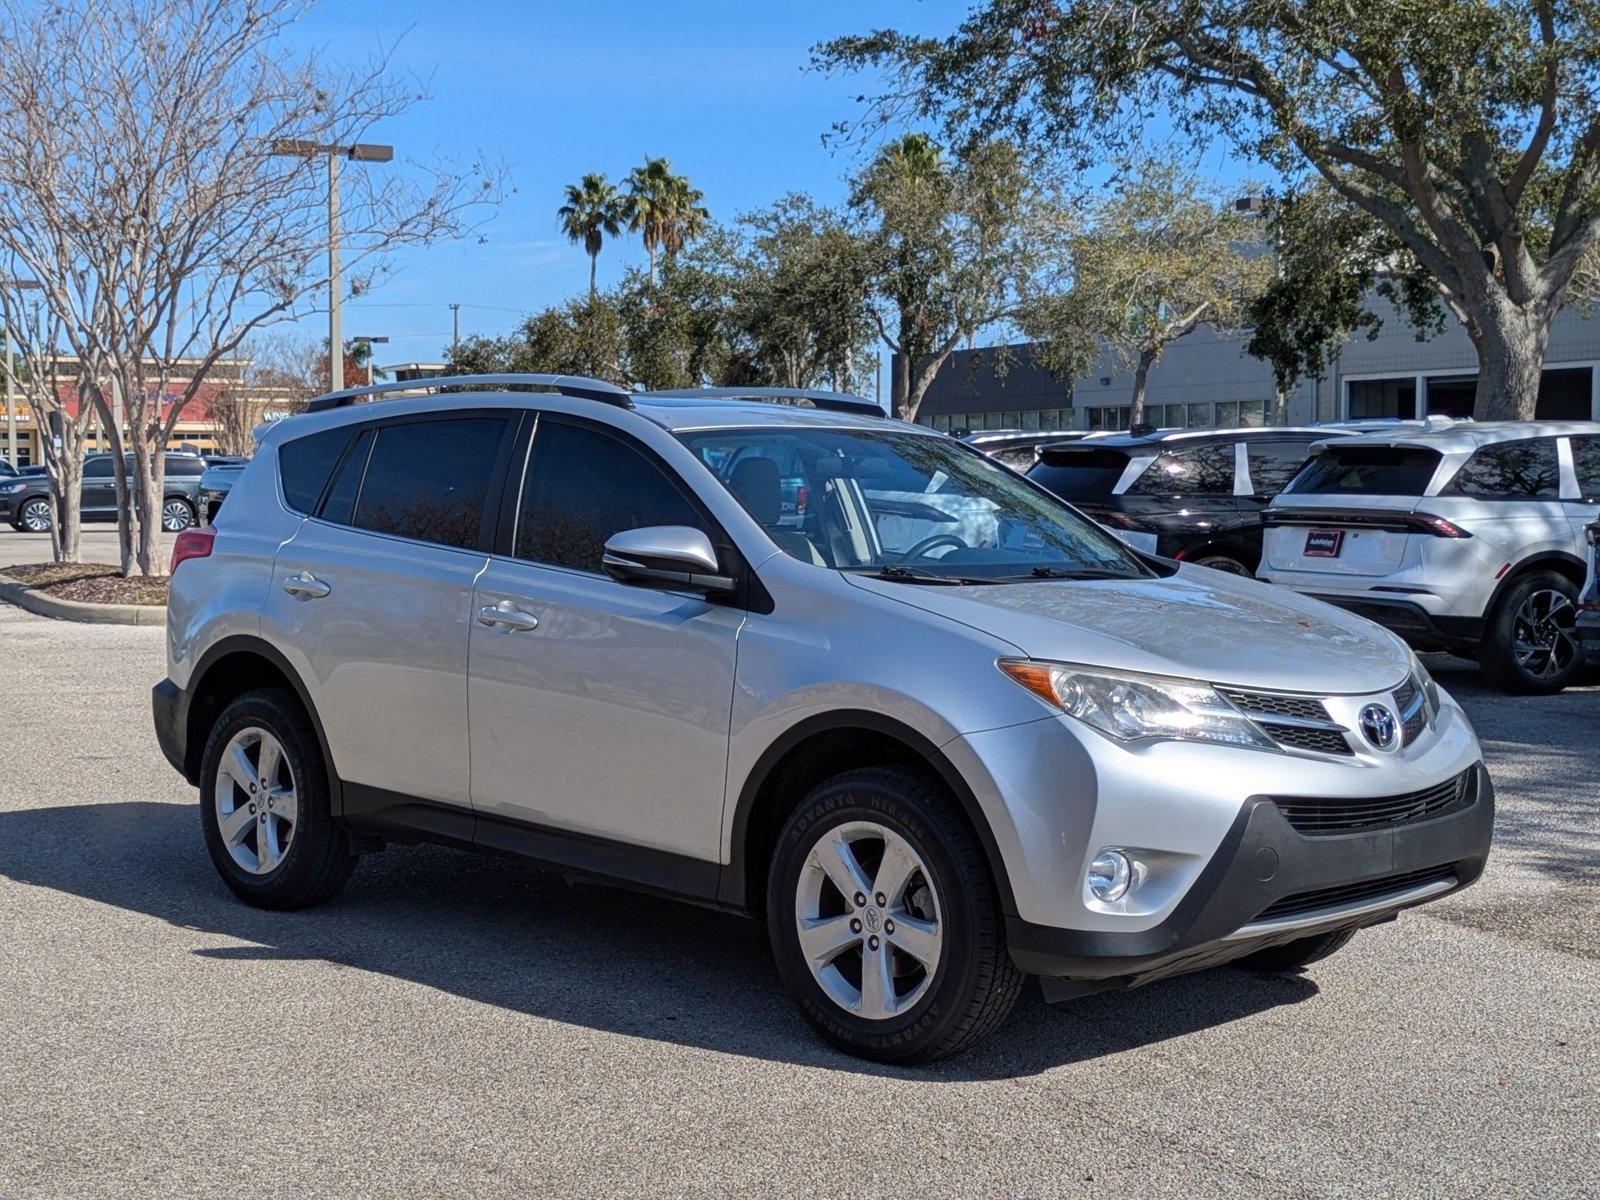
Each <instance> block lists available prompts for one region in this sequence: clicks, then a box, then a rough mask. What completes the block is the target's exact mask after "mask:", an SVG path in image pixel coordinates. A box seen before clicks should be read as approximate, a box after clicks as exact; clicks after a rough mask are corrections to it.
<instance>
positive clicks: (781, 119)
mask: <svg viewBox="0 0 1600 1200" xmlns="http://www.w3.org/2000/svg"><path fill="white" fill-rule="evenodd" d="M966 9H967V5H966V4H964V3H959V2H956V3H952V2H951V0H877V2H875V3H871V4H861V3H849V2H842V0H796V2H794V3H782V2H777V3H774V2H770V0H744V2H742V3H741V2H737V0H687V2H685V3H678V4H659V3H645V2H635V3H627V2H625V0H591V2H587V3H580V2H570V3H556V2H552V0H536V2H526V3H517V2H515V0H455V2H454V3H451V4H440V3H438V2H437V0H434V2H431V3H422V2H420V0H323V3H322V4H321V5H320V6H319V7H318V8H316V9H314V10H313V11H312V12H311V14H310V15H309V16H307V17H306V18H304V19H303V20H302V21H300V22H299V23H298V24H297V25H296V26H295V27H294V29H293V31H292V33H291V38H292V39H294V40H297V41H299V42H300V43H301V44H302V45H303V46H304V47H306V48H316V49H317V50H319V51H321V52H323V53H326V54H328V55H329V56H330V57H332V58H334V59H338V60H343V61H363V60H365V59H367V58H368V57H370V56H373V55H377V54H381V53H389V54H391V56H392V59H391V61H392V69H393V71H394V72H396V73H398V74H400V75H402V76H404V77H407V78H415V79H416V80H418V81H419V83H420V85H421V90H422V91H423V93H424V94H425V96H426V98H425V99H424V100H423V101H422V102H420V103H419V104H417V105H416V106H415V107H414V108H413V109H412V110H411V111H409V112H408V113H406V114H405V115H404V116H402V117H399V118H396V119H394V120H391V121H387V122H385V123H383V124H382V125H379V126H377V127H375V128H374V129H373V130H372V131H371V134H370V136H369V137H368V139H367V140H370V141H380V142H389V143H392V144H393V145H394V146H395V150H396V163H395V164H393V165H390V166H379V165H361V164H352V165H349V166H347V168H346V170H347V171H355V170H395V169H403V167H404V160H405V159H407V158H412V159H416V160H423V161H432V160H436V159H439V158H446V159H459V160H467V159H470V158H472V157H473V156H474V154H475V153H480V152H481V153H483V154H485V155H487V156H489V157H490V158H493V159H500V160H503V161H504V162H505V163H506V165H507V167H508V169H509V186H510V188H511V189H514V190H513V191H511V192H510V194H509V195H508V196H507V198H506V200H505V202H504V203H503V204H502V205H501V206H500V207H499V208H498V209H497V210H496V212H495V213H494V215H493V217H492V218H491V219H490V220H489V222H488V223H487V224H486V225H484V226H483V227H482V228H481V229H479V230H478V231H477V232H476V234H475V235H474V236H472V237H470V238H468V239H467V240H465V241H463V242H451V243H438V244H435V245H433V246H429V247H424V248H416V249H409V250H405V251H401V252H397V253H395V254H394V255H392V256H391V257H390V266H391V270H390V272H389V273H388V274H387V275H386V276H385V277H384V278H383V279H382V281H381V282H380V284H379V286H378V287H376V288H374V289H373V290H372V291H370V292H368V293H366V294H364V295H363V296H361V297H357V298H354V299H351V300H347V301H346V304H345V315H344V330H345V334H346V336H347V337H348V336H352V335H374V336H376V335H386V336H388V337H389V339H390V341H389V343H388V345H387V346H380V347H379V348H378V350H379V352H378V354H377V355H376V356H375V357H376V359H377V361H378V363H379V364H386V363H387V364H392V363H401V362H415V361H422V362H430V361H438V360H439V359H440V358H442V356H443V354H444V352H445V351H446V350H447V349H448V346H449V341H450V332H451V324H450V309H449V305H450V304H451V303H459V304H460V305H461V334H462V336H463V337H466V336H468V335H469V334H483V335H489V336H495V335H499V334H503V333H506V332H508V331H509V330H511V329H513V328H514V327H515V326H516V325H517V324H519V322H520V319H521V317H522V316H523V315H524V314H526V313H528V312H531V311H537V310H539V309H541V308H544V307H546V306H548V305H550V304H553V303H558V302H560V301H562V300H565V299H567V298H569V297H572V296H576V295H580V294H582V293H583V291H584V290H585V289H586V288H587V287H588V269H589V264H588V257H587V256H586V255H585V254H584V252H583V248H582V247H581V246H577V245H572V244H569V243H568V242H567V241H566V240H565V238H563V237H562V235H561V234H560V232H559V229H558V228H557V222H556V209H557V208H558V207H559V206H560V204H561V202H562V198H563V196H562V191H563V188H564V187H565V185H566V184H568V183H576V182H577V181H578V179H579V178H580V177H581V176H582V175H583V174H584V173H585V172H588V171H601V172H603V173H605V174H606V175H607V176H608V177H609V178H610V179H611V180H612V181H613V182H617V183H620V181H621V180H622V178H623V177H625V176H626V175H627V173H628V171H629V170H631V169H632V168H633V167H634V166H636V165H638V164H639V163H641V162H642V161H643V160H644V158H645V156H646V155H665V156H666V157H667V158H668V159H670V160H671V163H672V166H673V168H674V169H675V170H677V171H680V172H683V173H684V174H687V175H688V176H689V178H690V180H691V181H692V182H693V183H694V184H695V186H697V187H699V188H700V189H701V190H702V191H703V192H704V193H705V195H706V203H707V206H708V207H709V208H710V210H711V213H712V216H713V217H714V218H716V219H718V220H731V219H732V218H734V217H736V216H737V215H738V214H740V213H742V212H747V211H750V210H752V209H756V208H759V207H762V206H764V205H766V204H769V203H771V202H772V201H773V200H776V199H777V198H778V197H780V196H782V195H783V194H785V193H786V192H790V191H806V192H809V193H811V195H813V196H814V197H816V198H817V199H818V200H819V201H822V202H824V203H833V202H837V201H839V200H841V199H843V198H844V195H845V190H846V189H845V185H844V183H843V177H844V176H845V175H846V174H848V173H849V172H850V171H852V170H853V169H854V168H855V167H856V165H857V163H858V159H857V157H856V156H857V155H859V154H860V153H862V151H861V150H859V149H850V148H838V147H830V146H826V145H824V143H823V135H824V134H825V133H826V132H827V131H828V130H829V129H830V128H831V127H832V125H833V124H834V122H836V121H839V120H846V119H850V118H852V117H855V116H857V115H858V114H859V113H860V111H861V107H860V105H859V104H857V103H856V102H855V99H854V98H855V97H856V96H857V95H859V94H861V93H862V92H863V91H870V90H871V82H872V81H871V80H870V79H862V78H849V77H841V78H828V77H827V76H824V75H821V74H819V73H815V72H812V71H809V70H808V69H807V64H808V61H809V56H810V48H811V46H812V45H813V44H814V43H816V42H818V41H822V40H825V39H827V38H829V37H832V36H835V35H838V34H844V33H859V32H865V31H866V30H868V29H870V28H874V27H879V26H886V25H887V26H893V27H895V28H899V29H904V30H910V31H915V32H926V33H937V34H943V33H948V32H949V31H951V30H952V29H954V27H955V26H956V25H957V24H958V23H959V21H960V20H961V18H962V16H963V15H964V14H965V12H966ZM644 261H645V255H644V251H643V248H642V247H641V246H640V244H639V242H638V239H637V237H636V236H633V235H624V237H623V238H622V239H621V240H620V241H619V242H617V243H615V244H611V245H608V246H607V247H606V248H605V249H604V250H603V251H602V253H601V255H600V281H601V284H602V286H604V285H606V284H608V283H610V282H614V281H615V280H617V279H619V278H620V277H621V275H622V274H623V272H624V271H625V270H626V269H627V268H628V267H629V266H633V265H641V264H643V263H644ZM302 328H303V329H304V331H305V333H306V335H307V336H313V337H322V336H325V334H326V317H313V318H310V319H308V320H307V321H306V322H305V323H304V324H303V326H302Z"/></svg>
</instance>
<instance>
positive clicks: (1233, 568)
mask: <svg viewBox="0 0 1600 1200" xmlns="http://www.w3.org/2000/svg"><path fill="white" fill-rule="evenodd" d="M1190 561H1191V562H1192V563H1194V565H1195V566H1197V567H1210V568H1211V569H1212V570H1213V571H1224V572H1226V573H1227V574H1229V575H1243V576H1244V577H1245V578H1246V579H1248V578H1250V577H1251V576H1250V568H1249V567H1247V566H1245V565H1244V564H1243V563H1242V562H1240V561H1239V560H1238V559H1237V558H1230V557H1229V556H1228V555H1226V554H1211V555H1207V556H1206V557H1205V558H1195V559H1190Z"/></svg>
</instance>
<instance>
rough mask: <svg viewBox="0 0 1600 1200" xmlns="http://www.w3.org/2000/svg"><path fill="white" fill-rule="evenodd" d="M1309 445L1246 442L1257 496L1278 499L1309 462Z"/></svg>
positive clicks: (1246, 450) (1253, 486)
mask: <svg viewBox="0 0 1600 1200" xmlns="http://www.w3.org/2000/svg"><path fill="white" fill-rule="evenodd" d="M1310 445H1311V443H1309V442H1246V443H1245V444H1244V448H1245V453H1246V455H1247V456H1248V458H1249V461H1250V486H1251V488H1253V489H1254V491H1255V494H1256V495H1257V496H1276V495H1277V494H1278V493H1279V492H1281V491H1283V488H1284V485H1285V484H1287V483H1288V482H1289V480H1291V479H1293V478H1294V473H1295V472H1296V471H1298V470H1299V469H1300V466H1301V464H1302V463H1304V462H1305V461H1306V452H1307V451H1308V450H1309V449H1310Z"/></svg>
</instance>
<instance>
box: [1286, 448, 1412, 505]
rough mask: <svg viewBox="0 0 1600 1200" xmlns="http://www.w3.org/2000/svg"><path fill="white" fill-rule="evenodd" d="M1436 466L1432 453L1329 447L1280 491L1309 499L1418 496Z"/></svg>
mask: <svg viewBox="0 0 1600 1200" xmlns="http://www.w3.org/2000/svg"><path fill="white" fill-rule="evenodd" d="M1438 465H1439V454H1438V452H1437V451H1435V450H1412V449H1408V448H1404V447H1400V446H1340V447H1337V448H1333V447H1330V448H1329V449H1327V450H1324V451H1323V452H1322V453H1321V454H1319V455H1317V456H1316V457H1315V458H1313V459H1312V460H1311V461H1310V462H1308V463H1307V464H1306V465H1305V469H1304V470H1302V471H1301V472H1300V473H1299V474H1298V475H1296V476H1295V477H1294V478H1293V479H1292V480H1290V481H1289V486H1288V487H1286V488H1284V489H1283V490H1284V491H1285V492H1286V493H1288V494H1290V495H1311V496H1318V495H1320V496H1341V495H1342V496H1420V495H1422V493H1423V492H1424V491H1425V490H1426V489H1427V486H1428V481H1429V480H1430V479H1432V478H1433V472H1434V469H1435V468H1437V467H1438Z"/></svg>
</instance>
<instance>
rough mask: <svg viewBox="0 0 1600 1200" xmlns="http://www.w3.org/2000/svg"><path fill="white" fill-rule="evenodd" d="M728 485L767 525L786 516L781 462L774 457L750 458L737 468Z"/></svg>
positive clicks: (747, 507) (773, 523) (752, 514)
mask: <svg viewBox="0 0 1600 1200" xmlns="http://www.w3.org/2000/svg"><path fill="white" fill-rule="evenodd" d="M728 487H729V489H730V490H731V491H732V492H733V494H734V495H735V496H737V497H738V498H739V502H740V503H741V504H743V505H744V506H745V509H746V510H747V511H748V512H749V513H750V515H751V516H752V517H754V518H755V519H756V520H757V521H759V522H760V523H761V524H763V525H776V524H777V523H778V521H779V519H780V518H781V517H782V516H783V489H782V487H781V486H780V484H779V481H778V464H777V463H775V462H773V461H772V460H771V459H770V458H747V459H744V460H743V461H742V462H740V463H739V464H738V465H737V466H735V467H734V468H733V474H732V475H731V476H729V477H728Z"/></svg>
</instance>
